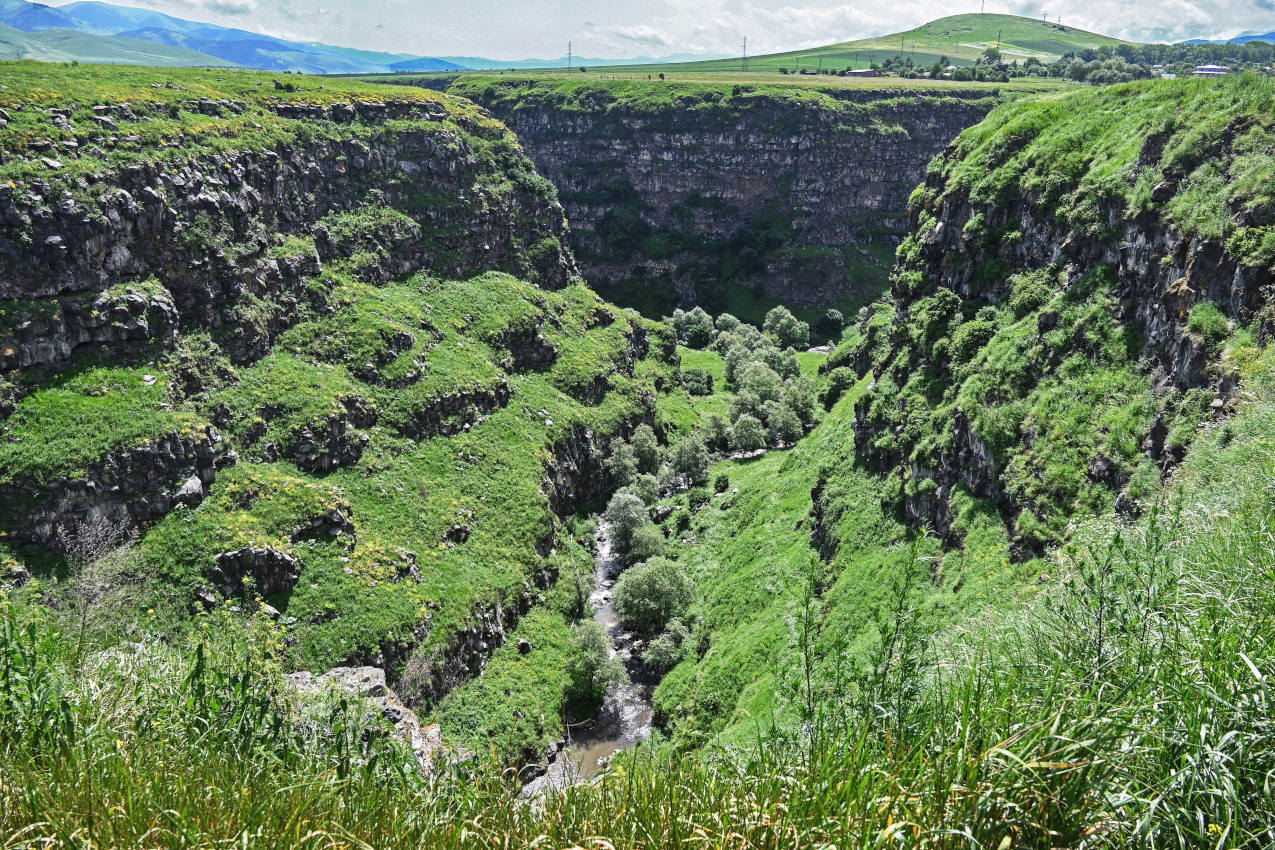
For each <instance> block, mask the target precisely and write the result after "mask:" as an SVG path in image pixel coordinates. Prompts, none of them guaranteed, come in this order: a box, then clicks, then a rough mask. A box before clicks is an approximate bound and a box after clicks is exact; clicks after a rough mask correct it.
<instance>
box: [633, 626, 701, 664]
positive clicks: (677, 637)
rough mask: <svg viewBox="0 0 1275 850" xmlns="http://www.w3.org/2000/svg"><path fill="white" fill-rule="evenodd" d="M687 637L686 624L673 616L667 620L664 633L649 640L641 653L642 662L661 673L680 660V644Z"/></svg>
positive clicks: (688, 635) (683, 642) (682, 643)
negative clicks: (648, 643) (644, 650)
mask: <svg viewBox="0 0 1275 850" xmlns="http://www.w3.org/2000/svg"><path fill="white" fill-rule="evenodd" d="M688 637H690V632H689V631H688V630H687V628H686V624H685V623H683V622H682V621H681V619H679V618H677V617H674V618H673V619H672V620H669V623H668V627H667V628H666V629H665V630H664V633H663V634H661V635H660V636H659V637H657V638H656V639H655V640H653V641H651V643H650V645H649V646H648V647H647V648H646V652H644V653H642V662H643V663H644V664H646V666H647V667H650V668H652V669H654V670H657V671H659V672H661V673H663V672H665V671H667V670H671V669H673V668H674V667H676V666H677V663H678V662H679V661H681V660H682V646H683V645H684V644H685V643H686V639H687V638H688Z"/></svg>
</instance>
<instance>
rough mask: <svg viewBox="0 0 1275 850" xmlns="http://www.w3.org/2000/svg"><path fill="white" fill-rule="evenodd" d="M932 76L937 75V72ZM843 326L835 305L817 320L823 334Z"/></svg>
mask: <svg viewBox="0 0 1275 850" xmlns="http://www.w3.org/2000/svg"><path fill="white" fill-rule="evenodd" d="M934 76H938V74H935V75H934ZM845 326H846V317H845V314H843V313H842V312H841V311H840V310H838V309H836V308H835V307H830V308H829V309H828V312H826V313H824V314H823V318H822V319H820V320H819V331H820V333H822V334H823V335H824V336H829V337H835V336H837V335H838V334H840V333H841V330H842V328H844V327H845Z"/></svg>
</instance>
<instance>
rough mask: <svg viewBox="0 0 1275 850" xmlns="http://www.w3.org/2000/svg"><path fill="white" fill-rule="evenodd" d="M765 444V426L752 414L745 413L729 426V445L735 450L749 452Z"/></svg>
mask: <svg viewBox="0 0 1275 850" xmlns="http://www.w3.org/2000/svg"><path fill="white" fill-rule="evenodd" d="M765 445H766V426H764V425H762V424H761V420H759V419H758V418H757V417H755V416H753V415H752V414H749V413H745V414H743V415H741V416H740V417H739V418H738V419H736V420H735V424H734V425H732V426H731V427H730V447H731V448H732V449H734V450H735V451H737V452H751V451H756V450H757V449H760V448H763V447H764V446H765Z"/></svg>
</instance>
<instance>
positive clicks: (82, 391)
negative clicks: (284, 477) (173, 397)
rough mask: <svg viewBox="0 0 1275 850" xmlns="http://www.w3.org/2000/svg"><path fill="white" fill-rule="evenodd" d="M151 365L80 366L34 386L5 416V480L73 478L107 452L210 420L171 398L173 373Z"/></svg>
mask: <svg viewBox="0 0 1275 850" xmlns="http://www.w3.org/2000/svg"><path fill="white" fill-rule="evenodd" d="M149 371H150V372H152V373H153V377H154V378H155V380H153V381H151V382H150V383H149V384H148V383H147V382H146V380H145V378H146V375H147V374H148V369H146V368H142V367H137V368H129V367H116V366H87V365H86V366H82V367H79V368H76V369H72V370H69V371H67V372H64V373H62V374H61V375H59V376H58V377H57V378H56V379H54V380H53V381H51V382H50V383H49V385H48V386H46V387H43V388H41V389H39V390H37V391H36V392H33V393H32V394H31V395H29V396H28V397H27V398H26V399H24V400H23V402H22V404H21V405H19V407H18V409H17V410H16V411H14V413H13V414H12V415H10V416H9V417H8V418H7V419H5V420H4V422H2V423H0V470H3V472H0V483H4V484H11V483H13V482H15V481H26V482H32V481H34V482H47V481H52V480H53V479H56V478H61V477H66V478H74V477H76V476H77V475H81V474H83V473H84V472H85V470H86V469H87V468H88V466H89V465H90V464H92V463H93V462H95V461H97V460H100V459H101V458H102V457H104V456H105V455H106V454H107V453H109V452H117V451H121V450H127V449H131V448H135V447H137V446H141V445H144V444H145V443H147V442H150V441H151V440H154V439H156V438H159V437H161V436H163V435H164V434H168V433H171V432H179V433H187V434H189V433H191V432H192V431H194V430H195V429H198V428H202V427H203V426H204V424H206V420H203V419H201V418H200V417H199V416H198V415H197V414H195V413H194V412H193V411H190V410H188V409H182V408H180V407H179V408H173V407H170V406H169V405H168V404H167V401H168V378H167V376H163V375H161V373H160V372H159V371H158V370H154V369H152V370H149Z"/></svg>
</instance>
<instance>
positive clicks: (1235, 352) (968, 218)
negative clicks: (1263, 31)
mask: <svg viewBox="0 0 1275 850" xmlns="http://www.w3.org/2000/svg"><path fill="white" fill-rule="evenodd" d="M0 67H2V68H3V70H4V72H5V73H4V78H3V79H4V82H3V88H0V118H3V120H4V122H6V123H5V124H4V125H3V126H0V657H3V659H4V664H3V665H0V804H2V805H0V836H6V837H7V836H16V835H19V834H21V835H23V836H28V835H30V836H36V837H40V836H43V837H46V838H48V841H47V842H46V843H49V844H56V843H57V842H58V841H62V840H63V839H64V838H66V836H83V835H91V836H92V837H93V841H94V842H95V843H97V844H99V845H101V846H132V845H137V846H151V845H153V844H155V843H161V844H162V843H165V842H167V843H171V844H173V845H175V846H176V845H197V846H208V845H213V844H218V843H219V844H222V845H226V844H229V843H239V844H244V843H247V844H251V843H253V842H255V841H257V840H258V839H259V838H260V840H261V841H262V842H264V843H263V846H265V845H266V844H275V845H287V846H299V847H300V846H316V847H317V846H341V847H345V846H350V847H354V846H390V845H396V846H397V845H402V844H405V843H406V844H412V845H414V846H415V845H419V846H440V847H449V846H484V847H487V846H490V847H499V846H525V845H531V844H537V843H538V844H539V845H542V846H564V847H565V846H581V842H583V841H585V839H586V838H587V839H588V840H590V841H592V840H593V839H594V838H597V842H595V843H599V846H603V845H602V844H601V843H600V842H604V841H605V842H609V843H610V844H611V845H613V846H632V847H672V846H685V844H686V843H688V842H691V841H699V840H707V839H706V838H705V836H717V837H723V842H724V844H725V845H727V846H795V845H800V846H807V845H808V846H831V845H835V846H845V847H851V846H865V847H885V846H902V845H908V846H933V847H955V846H957V845H958V844H959V845H960V846H966V845H965V844H964V843H961V842H964V841H965V840H966V838H968V837H969V836H974V837H975V838H974V839H973V840H974V841H975V843H976V844H977V846H990V847H1010V846H1025V847H1040V848H1051V847H1057V846H1076V847H1078V846H1090V845H1091V844H1093V841H1094V840H1095V839H1094V836H1102V837H1103V840H1104V841H1108V840H1109V843H1110V845H1111V846H1116V847H1154V846H1169V845H1173V846H1196V845H1198V844H1199V842H1200V841H1202V840H1204V837H1208V838H1209V839H1210V841H1211V843H1212V845H1215V846H1219V847H1220V846H1226V847H1237V848H1238V847H1248V846H1265V845H1266V844H1268V843H1269V842H1270V840H1272V839H1275V836H1273V835H1272V833H1271V828H1270V824H1271V822H1272V820H1273V818H1272V809H1271V803H1270V797H1269V794H1267V793H1266V791H1265V790H1264V789H1265V783H1266V777H1268V776H1269V775H1270V774H1271V773H1272V771H1275V733H1272V731H1271V729H1270V728H1268V727H1269V725H1270V724H1267V723H1265V722H1264V721H1261V720H1260V718H1263V717H1266V716H1268V715H1269V714H1270V710H1271V705H1270V695H1269V693H1268V690H1269V689H1268V684H1267V679H1268V677H1269V675H1270V673H1271V672H1272V671H1275V650H1272V649H1271V647H1273V646H1275V625H1272V624H1275V592H1272V590H1271V588H1272V587H1275V584H1273V583H1272V582H1271V581H1270V577H1271V575H1272V574H1275V573H1272V569H1275V565H1273V563H1272V556H1271V552H1272V551H1275V550H1273V549H1272V547H1271V546H1270V528H1271V527H1275V507H1273V506H1275V498H1272V492H1271V485H1270V469H1271V468H1275V445H1273V444H1272V443H1271V440H1270V439H1269V433H1270V429H1271V428H1272V427H1275V360H1273V359H1272V358H1275V354H1272V353H1271V350H1270V348H1269V345H1268V342H1269V336H1270V329H1271V321H1272V315H1273V314H1272V310H1271V306H1270V304H1271V297H1272V292H1271V285H1272V283H1273V281H1272V272H1273V270H1275V217H1273V216H1275V190H1273V189H1272V187H1273V186H1275V142H1273V141H1272V139H1275V123H1273V122H1275V119H1273V118H1272V115H1275V86H1272V84H1271V81H1270V80H1268V79H1263V78H1260V77H1257V76H1253V75H1237V76H1234V77H1230V78H1226V79H1222V80H1207V79H1201V80H1142V81H1138V82H1134V83H1129V84H1124V85H1119V86H1106V87H1103V86H1075V87H1066V86H1063V85H1062V84H1059V85H1058V86H1055V87H1053V90H1050V91H1045V92H1042V93H1030V92H1028V93H1021V92H1020V93H1013V94H1010V93H1006V92H1003V91H999V90H996V89H994V88H991V87H984V88H971V89H968V90H967V89H965V88H962V87H959V86H957V85H955V84H953V85H950V86H945V85H944V84H941V83H936V84H935V85H936V87H934V88H926V87H921V88H917V89H910V90H907V91H903V90H896V89H892V88H887V87H882V88H871V87H869V88H862V89H858V88H853V89H852V88H845V89H834V88H830V87H826V86H820V85H809V84H806V83H804V82H803V81H797V82H792V83H786V84H784V83H773V84H765V85H762V84H754V83H751V82H739V83H692V82H686V83H682V82H666V81H659V80H650V81H646V80H638V79H626V80H603V79H592V78H588V79H582V80H580V81H577V80H575V79H574V77H573V76H567V75H556V76H555V75H545V76H540V77H534V78H519V77H513V76H504V75H498V74H497V75H465V76H460V77H455V76H440V77H437V78H433V79H432V80H427V81H425V82H424V83H422V81H421V80H420V79H417V78H416V77H415V75H405V78H404V79H403V80H399V81H398V82H400V83H406V85H396V86H391V85H384V84H380V83H373V82H367V81H360V80H354V79H337V78H313V77H305V76H300V75H288V76H286V77H282V76H281V77H280V78H275V77H271V76H269V75H266V74H261V73H255V72H246V71H232V70H225V69H184V70H176V69H162V70H143V69H134V68H123V69H118V68H91V69H86V68H80V67H73V66H64V67H63V66H38V65H34V64H33V63H2V64H0ZM581 76H582V77H583V76H584V75H583V74H582V75H581ZM431 89H442V90H443V91H438V90H431ZM679 306H680V307H681V308H686V309H679V310H677V311H676V312H673V308H674V307H679ZM690 308H694V309H690ZM789 308H791V310H792V312H789ZM828 308H835V310H837V311H840V312H839V313H836V315H835V317H834V315H833V313H826V311H827V310H828ZM670 313H671V314H672V315H668V314H670ZM794 314H795V315H794ZM812 324H813V325H814V326H815V327H814V328H813V336H812V327H811V325H812ZM825 341H826V342H827V345H826V346H822V345H821V346H814V345H812V344H813V343H822V342H825ZM613 579H614V580H615V585H614V586H613V587H609V586H608V582H610V581H611V580H613ZM617 636H619V640H618V641H617V640H616V637H617ZM617 643H618V648H619V650H620V658H621V659H622V660H624V661H627V662H628V664H627V666H628V668H629V669H628V673H629V678H630V681H629V682H628V684H627V685H624V684H621V682H622V681H623V680H624V675H623V672H624V671H623V669H621V668H623V667H624V666H625V665H624V664H617V663H616V662H617V656H616V654H615V650H616V648H617ZM648 699H649V711H648V705H647V700H648ZM599 712H601V716H600V717H599ZM616 717H618V718H619V719H620V721H621V722H620V723H619V724H618V725H617V726H615V727H613V726H612V725H610V723H609V721H610V720H612V719H614V718H616ZM571 729H581V730H587V731H589V732H592V733H596V734H595V735H594V737H593V738H588V735H586V736H585V738H586V740H584V741H581V742H577V743H578V744H579V746H577V747H576V748H569V749H567V750H566V751H564V750H563V744H564V742H570V741H571V740H572V738H571V736H570V735H569V734H568V733H569V730H571ZM639 740H640V741H641V743H640V745H637V746H635V747H634V746H633V745H635V744H638V741H639ZM629 747H633V748H632V750H631V751H628V750H626V748H629ZM616 750H626V751H624V752H619V753H617V752H615V751H616ZM581 751H584V755H586V756H587V760H588V761H589V762H592V763H591V764H587V765H586V766H585V770H584V773H585V774H587V776H585V777H583V778H585V779H587V781H585V782H581V783H578V784H571V783H565V784H571V787H570V788H569V789H567V790H564V791H561V792H560V791H559V789H558V786H559V785H561V784H564V783H562V782H561V780H563V779H564V778H570V777H569V776H568V774H570V773H571V768H570V764H571V762H572V761H573V760H574V759H576V758H578V757H579V756H580V755H581ZM599 756H601V757H602V760H601V761H599V759H598V757H599ZM546 769H547V770H548V771H549V773H547V774H545V773H544V771H546ZM595 770H596V772H594V771H595ZM542 774H543V777H542V778H541V779H540V780H539V781H538V782H537V783H535V784H533V785H532V786H531V791H530V792H527V793H526V794H524V786H525V784H526V782H527V780H529V779H533V778H534V777H536V776H541V775H542ZM83 777H90V778H91V779H92V781H91V782H89V781H83V779H82V778H83ZM138 789H145V790H144V791H139V790H138ZM1218 789H1223V790H1218ZM533 792H534V793H533ZM528 797H532V798H533V799H531V800H530V801H529V800H528ZM103 812H105V813H108V814H105V815H103V814H102V813H103ZM161 813H166V814H161ZM1232 834H1233V835H1234V836H1235V839H1234V840H1233V841H1232V840H1231V839H1230V838H1229V837H1228V836H1230V835H1232ZM254 836H256V837H254ZM730 836H737V837H738V840H736V839H735V838H729V837H730ZM954 836H955V837H954ZM23 840H27V839H26V838H24V839H23ZM31 840H35V839H34V838H32V839H31ZM325 842H326V843H325ZM909 842H911V843H910V844H909ZM1227 842H1230V843H1227Z"/></svg>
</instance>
